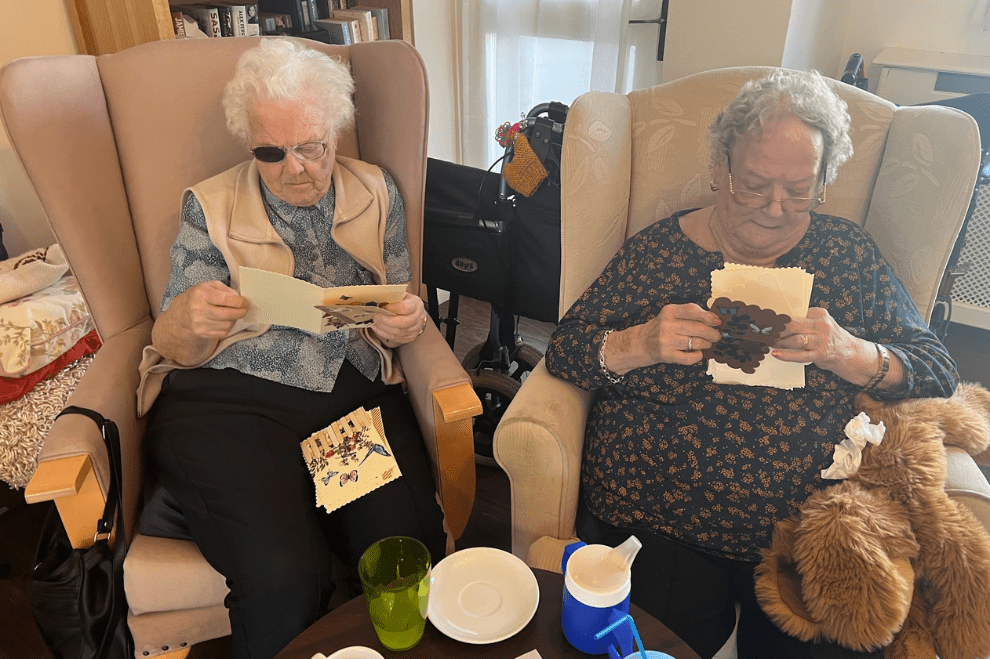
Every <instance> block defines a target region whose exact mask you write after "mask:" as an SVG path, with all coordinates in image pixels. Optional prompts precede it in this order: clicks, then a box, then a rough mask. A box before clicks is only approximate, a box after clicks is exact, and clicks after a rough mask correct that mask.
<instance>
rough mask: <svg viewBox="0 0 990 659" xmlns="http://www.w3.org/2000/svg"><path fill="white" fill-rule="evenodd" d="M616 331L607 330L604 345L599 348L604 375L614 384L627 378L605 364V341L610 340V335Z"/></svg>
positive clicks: (603, 339) (604, 335) (603, 336)
mask: <svg viewBox="0 0 990 659" xmlns="http://www.w3.org/2000/svg"><path fill="white" fill-rule="evenodd" d="M614 331H615V330H605V333H604V334H603V335H602V345H601V347H599V348H598V365H599V366H601V367H602V375H604V376H605V379H606V380H608V381H609V382H611V383H612V384H619V383H620V382H622V381H623V380H624V379H625V376H624V375H616V374H615V373H613V372H612V371H610V370H608V366H606V365H605V342H606V341H607V340H608V335H609V334H611V333H612V332H614Z"/></svg>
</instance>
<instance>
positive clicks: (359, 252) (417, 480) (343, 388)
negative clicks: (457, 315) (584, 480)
mask: <svg viewBox="0 0 990 659" xmlns="http://www.w3.org/2000/svg"><path fill="white" fill-rule="evenodd" d="M302 43H303V42H298V41H295V40H290V39H275V38H272V39H265V40H263V41H262V42H261V43H260V45H258V46H257V47H255V48H252V49H250V50H248V51H246V52H245V53H244V55H243V56H242V57H241V59H240V60H239V62H238V64H237V67H236V71H235V73H234V76H233V78H232V79H231V80H230V82H229V83H228V85H227V87H226V89H225V91H224V96H223V104H224V110H225V112H226V116H227V123H228V127H229V128H230V130H231V132H233V134H234V135H236V136H237V137H239V138H241V139H242V140H243V141H244V142H245V145H246V147H247V149H248V151H247V152H249V153H250V154H251V155H253V156H254V158H253V159H250V160H248V161H246V162H244V163H242V164H240V165H237V166H236V167H234V168H232V169H230V170H228V171H226V172H224V173H222V174H219V175H217V176H215V177H213V178H210V179H207V180H206V181H203V182H201V183H199V184H197V185H195V186H193V187H192V188H190V189H189V190H187V191H186V192H185V194H184V197H183V200H182V215H181V225H180V227H179V233H178V236H177V238H176V240H175V243H174V245H173V246H172V250H171V261H172V271H171V276H170V279H169V283H168V288H167V290H166V292H165V295H164V297H163V300H162V313H161V315H160V316H159V318H158V320H157V321H156V322H155V325H154V329H153V331H152V342H153V343H152V345H151V346H149V347H148V348H146V350H145V356H144V360H143V362H142V366H141V371H142V381H141V390H140V391H139V401H140V407H142V411H144V410H145V409H147V408H148V407H150V408H151V409H150V412H149V430H148V435H147V446H148V452H149V455H148V458H149V462H150V467H151V468H150V471H151V475H152V476H155V477H157V479H158V481H159V483H160V486H161V488H162V489H163V490H164V494H163V495H162V496H163V497H166V498H169V497H170V499H169V502H170V503H171V504H172V508H167V510H168V512H172V513H174V512H176V511H175V510H173V508H177V509H178V511H177V512H179V513H181V517H182V519H183V520H184V521H185V523H186V525H187V528H182V527H181V525H173V526H172V527H170V528H168V529H166V530H164V531H163V530H162V529H161V528H160V527H161V525H162V524H161V523H162V519H161V518H160V517H159V518H156V514H160V512H159V511H156V509H155V506H153V505H150V502H154V501H157V500H158V499H157V498H156V497H157V495H156V497H148V496H146V500H149V504H146V508H145V510H144V513H143V514H142V518H141V521H140V524H141V528H142V531H144V532H145V533H147V534H157V535H171V536H172V537H189V538H191V539H192V540H194V541H195V542H196V544H197V545H198V546H199V548H200V550H201V551H202V553H203V555H204V556H205V557H206V559H207V560H208V561H209V562H210V564H211V565H213V567H215V568H216V569H217V571H218V572H220V573H221V574H222V575H223V576H224V577H226V579H227V583H228V585H229V587H230V595H229V596H228V597H227V599H226V605H227V607H228V609H229V614H230V624H231V631H232V634H233V649H234V654H235V656H236V657H238V658H247V657H251V658H262V657H272V656H274V655H275V654H277V653H278V652H279V650H281V649H282V648H283V647H284V646H285V645H286V644H287V643H288V642H289V641H291V640H292V639H293V638H294V637H295V636H297V635H298V634H299V633H300V632H301V631H302V630H303V629H305V628H306V627H307V626H309V625H310V624H312V623H313V622H314V621H315V620H316V619H317V618H319V617H320V616H321V615H322V614H323V613H325V612H326V611H327V609H328V603H329V598H330V595H331V593H332V590H333V584H332V582H331V578H330V577H331V575H330V566H331V553H335V554H337V555H338V556H339V558H340V559H341V560H342V561H343V564H344V565H345V566H346V567H347V568H348V570H349V572H348V574H347V577H348V579H349V582H348V583H349V585H350V588H351V592H350V595H351V596H353V595H356V594H358V593H360V581H359V579H358V578H357V575H356V565H357V562H358V559H359V558H360V556H361V554H362V552H363V551H364V550H365V549H366V548H367V547H368V546H369V545H370V544H371V543H373V542H374V541H376V540H379V539H381V538H383V537H386V536H391V535H404V536H411V537H414V538H417V539H419V540H420V541H422V542H423V543H424V544H425V545H426V546H427V548H428V549H429V550H430V554H431V556H432V557H433V560H434V562H435V561H438V560H440V559H441V558H443V556H444V555H445V553H446V542H447V538H446V533H445V531H444V528H443V515H442V511H441V510H440V507H439V505H438V504H437V501H436V497H435V487H434V482H433V477H432V474H431V470H430V467H429V464H428V462H427V458H426V453H425V448H424V445H423V438H422V436H421V435H420V433H419V426H418V424H417V422H416V419H415V416H414V415H413V411H412V408H411V406H410V404H409V402H408V400H407V399H406V397H405V395H404V394H403V392H402V391H401V388H400V385H399V384H398V382H399V380H400V379H401V373H400V372H399V370H398V368H396V366H395V365H393V364H392V362H391V354H392V349H393V348H395V347H397V346H400V345H402V344H405V343H409V342H411V341H415V340H416V339H417V337H418V336H419V335H420V334H421V333H422V331H423V328H424V327H425V325H426V322H427V316H426V312H425V310H424V307H423V302H422V300H421V299H420V298H418V297H416V296H414V295H412V294H409V293H406V295H405V298H404V299H403V300H401V301H400V302H397V303H393V304H390V305H388V309H389V310H391V311H393V312H394V315H377V316H375V320H374V324H373V325H371V326H370V328H365V329H362V330H360V331H357V330H350V331H336V332H329V333H326V334H319V335H314V334H310V333H307V332H304V331H301V330H297V329H294V328H291V327H285V326H270V327H265V328H262V329H260V330H259V329H258V328H257V327H256V326H246V327H242V326H243V323H238V321H239V320H241V319H242V318H244V316H245V314H246V312H247V307H248V303H247V302H246V301H245V299H244V298H242V297H241V296H240V295H239V294H238V290H237V288H238V284H237V282H238V278H237V272H238V268H239V267H240V266H248V267H253V268H260V269H273V270H274V269H276V267H280V264H285V263H288V264H290V265H289V267H290V268H291V269H292V272H293V275H294V276H295V277H296V278H297V279H302V280H304V281H307V282H311V283H313V284H316V285H319V286H321V287H327V286H349V285H367V284H386V283H388V284H404V283H406V282H408V281H409V280H410V278H411V276H412V273H411V268H410V261H409V252H408V246H407V243H406V232H405V215H404V210H403V204H402V198H401V197H400V196H399V192H398V190H397V188H396V185H395V183H394V182H393V180H392V178H391V176H389V174H388V173H387V172H385V171H383V170H381V169H380V168H378V167H376V166H374V165H370V164H367V163H364V162H360V161H358V160H354V159H351V158H345V157H342V156H338V155H337V154H336V147H337V140H338V136H339V135H340V132H341V130H342V129H344V128H345V127H347V126H348V125H349V124H350V122H351V121H352V119H353V116H354V106H353V103H352V100H351V95H352V92H353V86H354V85H353V81H352V79H351V75H350V72H349V70H348V68H347V67H346V66H345V65H343V64H341V63H340V62H338V61H336V60H334V59H331V58H330V57H328V56H326V55H325V54H322V53H320V52H318V51H315V50H312V49H309V48H307V47H306V46H304V45H302ZM247 152H246V153H247ZM273 266H274V267H273ZM159 389H160V391H159ZM152 400H154V404H153V406H151V401H152ZM358 407H364V408H365V409H367V410H371V409H373V408H375V407H378V408H380V409H381V412H382V416H383V420H384V427H385V434H386V436H387V438H388V441H389V444H390V446H391V448H392V452H393V454H394V456H395V458H396V460H397V461H398V465H399V469H400V471H401V473H402V477H401V478H398V479H397V480H394V481H391V482H389V483H387V484H385V485H383V486H382V487H380V488H378V489H376V490H374V491H372V492H371V493H369V494H367V495H365V496H363V497H361V498H359V499H357V500H355V501H353V502H352V503H349V504H347V505H346V506H344V507H342V508H339V509H337V510H336V511H334V512H332V513H330V514H327V513H326V512H325V511H324V510H323V509H322V508H317V507H316V504H315V493H314V485H313V480H312V477H311V476H310V474H309V473H308V471H307V467H306V464H305V462H304V459H303V454H302V451H301V449H300V442H301V441H303V440H304V439H306V438H307V437H308V436H309V435H311V434H312V433H314V432H316V431H318V430H321V429H323V428H325V427H327V426H328V425H330V424H331V423H332V422H334V421H336V420H337V419H339V418H341V417H343V416H345V415H347V414H349V413H351V412H352V411H354V410H355V409H356V408H358Z"/></svg>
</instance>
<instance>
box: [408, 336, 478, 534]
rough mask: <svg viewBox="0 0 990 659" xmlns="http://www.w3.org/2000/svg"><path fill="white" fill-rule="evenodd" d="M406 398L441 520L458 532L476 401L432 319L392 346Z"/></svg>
mask: <svg viewBox="0 0 990 659" xmlns="http://www.w3.org/2000/svg"><path fill="white" fill-rule="evenodd" d="M398 354H399V363H400V364H402V371H403V373H404V374H405V377H406V387H407V393H408V395H409V400H410V402H411V403H412V405H413V408H414V409H415V410H416V418H417V419H418V420H419V426H420V429H421V430H422V432H423V439H424V441H425V443H426V450H427V452H428V453H429V455H430V460H431V462H432V464H433V468H434V473H433V476H434V479H435V480H436V483H437V489H438V491H439V493H440V501H441V504H442V506H443V510H444V516H445V517H446V520H447V525H448V527H449V528H450V532H451V533H452V534H453V536H454V538H455V539H457V538H459V537H460V536H461V534H462V533H463V532H464V528H465V527H466V526H467V523H468V518H469V517H470V516H471V508H472V507H473V506H474V491H475V473H474V430H473V422H472V417H474V416H477V415H478V414H481V401H480V400H478V396H477V394H475V393H474V389H473V387H472V386H471V380H470V378H469V377H468V375H467V373H465V372H464V369H463V368H461V365H460V363H458V361H457V358H456V357H455V356H454V353H453V352H451V350H450V347H449V346H448V345H447V343H446V342H445V341H444V340H443V337H442V336H441V335H440V331H439V330H438V329H437V327H436V325H434V324H433V323H427V326H426V330H425V331H424V332H423V334H422V336H420V337H419V338H418V339H416V340H415V341H413V342H412V343H409V344H406V345H404V346H400V347H399V349H398Z"/></svg>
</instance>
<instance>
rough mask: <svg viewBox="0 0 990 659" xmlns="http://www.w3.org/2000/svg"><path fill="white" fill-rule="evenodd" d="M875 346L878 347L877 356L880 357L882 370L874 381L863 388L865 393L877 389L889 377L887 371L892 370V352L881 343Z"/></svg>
mask: <svg viewBox="0 0 990 659" xmlns="http://www.w3.org/2000/svg"><path fill="white" fill-rule="evenodd" d="M873 345H875V346H876V347H877V354H878V355H880V368H879V369H878V370H877V374H876V375H874V376H873V379H872V380H870V381H869V382H868V383H867V384H866V386H865V387H863V391H872V390H873V389H875V388H876V386H877V385H878V384H880V383H881V382H882V381H883V379H884V377H885V376H886V375H887V371H889V370H890V352H889V351H888V350H887V348H885V347H884V346H882V345H880V344H879V343H874V344H873Z"/></svg>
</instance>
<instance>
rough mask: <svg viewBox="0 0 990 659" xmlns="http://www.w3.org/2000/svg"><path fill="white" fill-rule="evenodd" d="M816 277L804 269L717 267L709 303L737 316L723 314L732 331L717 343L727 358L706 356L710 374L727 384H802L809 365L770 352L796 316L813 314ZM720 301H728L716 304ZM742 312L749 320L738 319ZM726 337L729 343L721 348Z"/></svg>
mask: <svg viewBox="0 0 990 659" xmlns="http://www.w3.org/2000/svg"><path fill="white" fill-rule="evenodd" d="M814 281H815V277H814V275H812V274H810V273H808V272H805V271H804V270H803V269H801V268H760V267H756V266H749V265H741V264H738V263H726V264H725V267H724V268H723V269H721V270H715V271H714V272H712V299H711V300H710V301H709V308H710V309H711V310H712V311H715V312H716V313H720V311H719V308H718V307H719V306H721V307H722V308H723V309H725V310H726V311H725V314H721V313H720V315H723V316H725V315H728V316H733V317H734V318H733V320H731V321H729V322H726V319H725V318H723V325H722V327H723V328H726V331H728V332H729V333H730V336H729V337H725V336H724V335H723V341H720V342H719V344H716V348H717V351H718V352H720V353H721V356H722V357H724V359H719V358H718V356H717V355H716V354H715V352H712V353H711V354H706V355H705V356H706V357H708V373H709V375H711V376H712V378H713V379H714V380H715V381H716V382H720V383H722V384H745V385H753V386H764V387H778V388H781V389H795V388H799V387H803V386H804V364H797V363H791V362H782V361H780V360H778V359H777V358H775V357H774V356H773V355H771V354H769V353H770V348H771V347H772V346H773V344H774V343H775V342H776V341H777V339H778V338H779V337H780V332H781V331H783V329H784V326H785V325H786V324H787V323H789V322H790V321H791V319H792V318H805V317H806V316H807V315H808V305H809V304H810V302H811V289H812V286H813V285H814ZM720 301H721V302H723V303H727V304H722V305H719V304H717V303H718V302H720ZM732 309H735V311H734V312H733V311H732ZM740 314H742V316H744V317H745V319H743V318H736V317H739V316H740ZM785 318H786V320H785ZM751 321H752V322H751ZM754 328H755V329H754ZM720 329H722V328H720ZM747 329H748V330H749V334H747V332H746V330H747ZM756 333H759V334H760V335H761V336H759V337H758V336H756ZM771 335H773V336H772V340H771ZM723 342H725V346H722V347H721V348H719V346H720V344H722V343H723ZM764 347H765V348H766V350H765V351H764ZM705 352H708V351H705ZM703 354H704V353H703ZM757 356H759V358H757ZM734 357H735V358H734Z"/></svg>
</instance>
